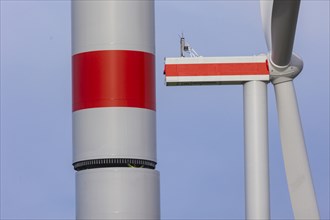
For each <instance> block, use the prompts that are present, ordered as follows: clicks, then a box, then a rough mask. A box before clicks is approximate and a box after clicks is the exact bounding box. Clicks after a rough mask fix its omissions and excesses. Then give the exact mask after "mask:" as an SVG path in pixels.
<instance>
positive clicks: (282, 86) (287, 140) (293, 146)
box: [274, 81, 320, 219]
mask: <svg viewBox="0 0 330 220" xmlns="http://www.w3.org/2000/svg"><path fill="white" fill-rule="evenodd" d="M274 88H275V94H276V101H277V111H278V118H279V126H280V133H281V143H282V151H283V159H284V164H285V171H286V177H287V182H288V187H289V192H290V199H291V203H292V208H293V213H294V216H295V219H319V218H320V217H319V211H318V207H317V201H316V197H315V192H314V187H313V182H312V177H311V173H310V168H309V164H308V157H307V153H306V148H305V141H304V136H303V130H302V126H301V122H300V116H299V110H298V105H297V99H296V94H295V90H294V85H293V82H292V81H288V82H283V83H279V84H276V85H274Z"/></svg>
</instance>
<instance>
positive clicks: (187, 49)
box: [179, 33, 199, 57]
mask: <svg viewBox="0 0 330 220" xmlns="http://www.w3.org/2000/svg"><path fill="white" fill-rule="evenodd" d="M179 37H180V56H181V57H185V53H188V54H189V56H190V57H199V55H198V53H197V52H196V51H195V50H194V49H193V48H192V47H191V46H190V45H189V43H188V42H187V41H186V40H185V38H184V36H183V33H182V34H181V36H180V35H179Z"/></svg>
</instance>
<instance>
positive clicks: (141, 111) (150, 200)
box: [72, 0, 160, 219]
mask: <svg viewBox="0 0 330 220" xmlns="http://www.w3.org/2000/svg"><path fill="white" fill-rule="evenodd" d="M154 35H155V33H154V2H153V1H150V0H146V1H135V0H134V1H96V0H93V1H78V0H73V1H72V54H73V56H72V77H73V165H74V168H75V170H76V171H77V172H76V218H77V219H159V218H160V198H159V194H160V192H159V172H158V171H157V170H155V166H156V162H157V158H156V112H155V111H156V100H155V55H154V54H155V39H154Z"/></svg>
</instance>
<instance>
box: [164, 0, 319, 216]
mask: <svg viewBox="0 0 330 220" xmlns="http://www.w3.org/2000/svg"><path fill="white" fill-rule="evenodd" d="M299 6H300V0H290V1H283V0H269V1H262V0H261V1H260V7H261V15H262V23H263V30H264V33H265V37H266V42H267V46H268V50H269V52H268V54H267V55H259V56H249V57H184V56H181V57H179V58H166V59H165V76H166V77H165V78H166V84H167V85H169V86H178V85H222V84H230V85H236V84H242V85H243V87H244V137H245V141H244V142H245V143H244V144H245V193H246V195H245V196H246V198H245V204H246V218H247V219H269V218H270V205H269V168H268V113H267V83H269V82H272V84H273V85H274V88H275V95H276V102H277V111H278V118H279V127H280V134H281V143H282V151H283V158H284V163H285V170H286V176H287V182H288V188H289V193H290V199H291V203H292V209H293V213H294V216H295V218H296V219H319V211H318V207H317V201H316V196H315V192H314V187H313V182H312V177H311V173H310V168H309V163H308V157H307V153H306V147H305V142H304V137H303V130H302V125H301V121H300V116H299V110H298V104H297V99H296V94H295V89H294V85H293V79H294V78H295V77H296V76H297V75H298V74H299V73H300V72H301V70H302V68H303V61H302V59H301V58H300V57H299V56H298V55H296V54H294V53H293V52H292V51H293V44H294V37H295V31H296V25H297V20H298V12H299ZM181 42H182V40H181ZM181 48H182V45H181ZM181 55H182V53H181Z"/></svg>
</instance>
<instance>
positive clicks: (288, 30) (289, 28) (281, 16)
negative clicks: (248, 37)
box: [270, 0, 300, 67]
mask: <svg viewBox="0 0 330 220" xmlns="http://www.w3.org/2000/svg"><path fill="white" fill-rule="evenodd" d="M299 6H300V0H287V1H283V0H274V2H273V7H272V15H271V27H270V28H271V51H270V53H271V62H272V63H273V64H275V65H276V66H280V67H285V66H287V65H288V64H289V63H290V60H291V55H292V48H293V42H294V36H295V32H296V26H297V20H298V13H299Z"/></svg>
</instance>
